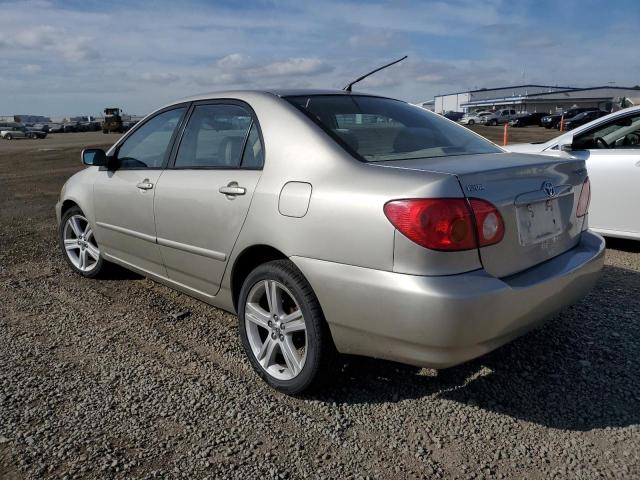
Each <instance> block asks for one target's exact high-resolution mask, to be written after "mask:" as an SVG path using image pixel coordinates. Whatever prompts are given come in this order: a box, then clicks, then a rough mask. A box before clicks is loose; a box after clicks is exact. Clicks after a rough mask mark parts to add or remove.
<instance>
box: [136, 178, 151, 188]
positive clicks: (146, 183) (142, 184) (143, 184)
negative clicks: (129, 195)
mask: <svg viewBox="0 0 640 480" xmlns="http://www.w3.org/2000/svg"><path fill="white" fill-rule="evenodd" d="M136 187H138V188H139V189H140V190H151V189H152V188H153V183H151V182H150V181H149V179H148V178H145V179H144V180H142V181H141V182H140V183H138V184H137V185H136Z"/></svg>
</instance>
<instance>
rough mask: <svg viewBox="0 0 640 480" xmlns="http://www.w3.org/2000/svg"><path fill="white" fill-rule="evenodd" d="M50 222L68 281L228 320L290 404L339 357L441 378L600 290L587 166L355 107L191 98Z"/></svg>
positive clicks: (286, 94) (392, 109)
mask: <svg viewBox="0 0 640 480" xmlns="http://www.w3.org/2000/svg"><path fill="white" fill-rule="evenodd" d="M83 162H84V163H85V165H88V168H85V169H84V170H82V171H80V172H79V173H77V174H75V175H74V176H73V177H71V178H70V179H69V180H68V181H67V183H66V184H65V185H64V187H63V188H62V192H61V195H60V200H59V202H58V204H57V206H56V213H57V218H58V222H59V226H60V228H59V232H60V233H59V235H60V238H59V240H60V245H61V248H62V251H63V252H64V255H65V257H66V259H67V260H68V262H69V264H70V266H71V268H72V269H73V270H75V271H76V272H77V273H79V274H80V275H83V276H85V277H96V276H98V275H100V274H101V273H103V272H104V269H105V268H106V267H107V266H108V263H115V264H118V265H121V266H123V267H125V268H128V269H131V270H134V271H136V272H139V273H141V274H143V275H146V276H148V277H150V278H152V279H154V280H157V281H159V282H161V283H163V284H165V285H168V286H170V287H172V288H175V289H178V290H180V291H182V292H185V293H187V294H189V295H192V296H194V297H196V298H198V299H200V300H203V301H205V302H207V303H209V304H211V305H214V306H216V307H219V308H222V309H225V310H227V311H230V312H234V313H237V315H238V318H239V336H240V339H241V342H242V345H243V347H244V350H245V352H246V355H247V357H248V360H249V362H250V363H251V365H252V366H253V368H254V369H255V371H256V372H257V373H258V374H259V375H260V376H261V377H262V378H263V379H264V380H266V381H267V382H268V383H269V384H270V385H271V386H273V387H274V388H277V389H279V390H281V391H284V392H286V393H289V394H294V393H298V392H301V391H303V390H305V389H307V388H308V387H310V386H311V385H312V384H314V383H315V382H316V381H317V380H319V379H320V378H321V377H322V376H323V375H325V376H326V373H328V372H330V370H331V364H332V359H333V358H334V356H335V355H336V354H337V353H339V352H341V353H347V354H358V355H367V356H371V357H378V358H383V359H389V360H394V361H399V362H404V363H408V364H412V365H417V366H429V367H434V368H444V367H448V366H452V365H456V364H459V363H462V362H465V361H467V360H469V359H472V358H474V357H477V356H479V355H482V354H484V353H486V352H489V351H490V350H493V349H495V348H496V347H498V346H500V345H503V344H504V343H506V342H508V341H510V340H512V339H513V338H515V337H517V336H519V335H521V334H523V333H524V332H526V331H528V330H530V329H531V328H533V327H534V326H536V325H538V324H540V323H541V322H542V321H544V320H545V319H547V318H549V317H550V316H551V315H553V314H554V313H556V312H558V311H559V310H561V309H562V308H563V307H566V306H567V305H570V304H572V303H574V302H576V301H578V300H579V299H580V298H582V297H583V296H584V295H586V294H587V293H588V292H589V290H590V289H591V288H592V286H593V285H594V283H595V281H596V279H597V277H598V274H599V271H600V270H601V268H602V264H603V259H604V242H603V240H602V238H601V237H600V236H598V235H597V234H595V233H592V232H590V231H589V230H588V220H587V219H588V207H589V197H590V188H589V179H588V176H587V170H586V169H585V163H584V161H583V160H579V159H571V158H550V157H542V156H534V155H522V154H516V153H507V152H505V151H504V150H502V149H501V148H499V147H497V146H495V145H494V144H492V143H490V142H488V141H487V140H485V139H483V138H482V137H480V136H478V135H476V134H474V133H473V132H470V131H469V130H467V129H466V128H464V127H460V126H458V125H456V124H455V123H453V122H451V121H449V120H447V119H444V118H442V117H440V116H438V115H435V114H433V113H431V112H428V111H426V110H424V109H421V108H418V107H415V106H412V105H409V104H407V103H405V102H402V101H398V100H393V99H390V98H383V97H379V96H373V95H365V94H358V93H352V92H350V91H333V90H329V91H320V90H318V91H310V90H298V91H260V92H258V91H238V92H224V93H218V94H209V95H201V96H197V97H193V98H189V99H185V100H181V101H179V102H176V103H174V104H171V105H168V106H166V107H164V108H161V109H159V110H158V111H156V112H154V113H152V114H151V115H149V116H148V117H147V118H145V119H144V120H143V121H141V122H140V123H138V124H137V125H136V126H135V127H134V128H133V129H132V130H131V131H130V132H128V133H127V134H126V135H125V136H123V137H122V138H121V139H120V140H119V141H118V142H117V143H116V144H115V145H114V146H113V147H111V148H110V149H109V150H108V151H107V152H104V151H102V150H98V149H87V150H85V151H84V152H83Z"/></svg>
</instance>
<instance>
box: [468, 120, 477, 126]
mask: <svg viewBox="0 0 640 480" xmlns="http://www.w3.org/2000/svg"><path fill="white" fill-rule="evenodd" d="M474 123H476V122H475V121H473V120H469V121H468V122H467V125H473V124H474Z"/></svg>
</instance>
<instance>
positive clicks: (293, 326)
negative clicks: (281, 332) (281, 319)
mask: <svg viewBox="0 0 640 480" xmlns="http://www.w3.org/2000/svg"><path fill="white" fill-rule="evenodd" d="M285 325H286V326H285V331H286V332H287V333H294V332H304V331H306V330H307V326H306V325H305V323H304V319H303V318H302V316H301V317H300V318H299V319H298V320H292V321H291V322H289V323H287V324H285Z"/></svg>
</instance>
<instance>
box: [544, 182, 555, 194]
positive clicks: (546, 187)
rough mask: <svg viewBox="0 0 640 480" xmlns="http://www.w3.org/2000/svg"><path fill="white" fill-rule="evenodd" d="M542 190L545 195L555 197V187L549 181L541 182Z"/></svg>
mask: <svg viewBox="0 0 640 480" xmlns="http://www.w3.org/2000/svg"><path fill="white" fill-rule="evenodd" d="M542 190H543V191H544V193H546V194H547V197H555V195H556V188H555V187H554V186H553V183H551V182H544V183H543V184H542Z"/></svg>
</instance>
